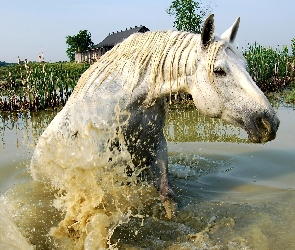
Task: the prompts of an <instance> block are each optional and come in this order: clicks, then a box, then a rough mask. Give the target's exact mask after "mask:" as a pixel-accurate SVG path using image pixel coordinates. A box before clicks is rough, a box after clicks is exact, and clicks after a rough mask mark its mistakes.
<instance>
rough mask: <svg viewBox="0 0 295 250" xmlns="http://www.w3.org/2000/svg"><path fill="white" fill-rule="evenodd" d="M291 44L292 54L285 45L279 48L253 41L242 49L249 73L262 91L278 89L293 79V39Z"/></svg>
mask: <svg viewBox="0 0 295 250" xmlns="http://www.w3.org/2000/svg"><path fill="white" fill-rule="evenodd" d="M293 40H294V39H293ZM293 44H294V46H293V47H292V50H293V54H292V55H291V54H290V53H289V50H288V47H287V46H283V48H282V50H280V49H278V48H276V49H273V48H271V47H264V46H262V45H259V44H258V43H254V45H249V46H248V48H247V49H246V50H244V52H243V54H244V57H245V59H246V61H247V65H248V70H249V73H250V75H251V76H252V78H253V80H254V81H255V82H256V83H257V85H258V87H260V89H261V90H262V91H264V92H271V91H278V90H280V89H283V88H284V87H286V86H288V85H289V84H290V83H292V82H293V81H294V53H295V40H294V43H293Z"/></svg>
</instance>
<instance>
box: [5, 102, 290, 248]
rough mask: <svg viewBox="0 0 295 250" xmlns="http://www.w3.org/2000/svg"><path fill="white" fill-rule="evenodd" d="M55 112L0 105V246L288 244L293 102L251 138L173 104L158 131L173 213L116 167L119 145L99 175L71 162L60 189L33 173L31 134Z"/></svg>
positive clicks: (122, 162)
mask: <svg viewBox="0 0 295 250" xmlns="http://www.w3.org/2000/svg"><path fill="white" fill-rule="evenodd" d="M55 113H56V112H49V111H47V112H40V113H30V114H23V115H22V116H18V115H16V114H14V115H12V116H11V117H9V115H10V114H8V113H1V114H0V115H1V116H2V118H3V119H2V121H3V120H5V125H4V124H2V126H0V127H2V128H3V127H5V131H4V130H3V129H2V130H1V132H0V133H1V134H0V137H1V138H2V151H0V152H1V156H0V157H1V158H0V171H1V172H0V173H1V174H0V178H1V179H0V180H1V181H0V191H1V194H2V196H1V204H2V205H1V207H0V220H1V223H0V248H1V249H2V248H3V249H4V248H5V249H33V247H34V246H35V247H36V249H81V248H83V247H84V248H85V249H99V248H101V247H102V246H103V245H104V244H106V243H108V244H109V245H110V248H118V249H294V248H295V239H294V231H295V210H294V205H295V181H294V180H295V165H294V162H295V154H294V152H295V151H294V150H295V133H294V127H295V111H294V110H293V109H292V108H290V107H289V108H288V107H284V106H280V107H279V108H278V116H279V118H280V120H281V125H280V128H279V130H278V134H277V138H276V139H275V140H274V141H271V142H268V143H267V144H265V145H256V144H249V143H247V141H246V139H245V138H246V134H245V133H244V132H243V131H240V130H239V129H236V128H233V127H231V126H229V125H227V124H224V123H222V122H220V121H219V120H212V119H208V118H205V117H203V116H198V114H197V112H196V111H195V110H194V109H191V108H189V107H185V108H181V109H179V107H178V109H174V108H173V107H172V108H171V109H170V110H169V115H168V118H167V126H166V128H165V134H166V137H167V139H168V140H169V141H170V142H169V145H168V146H169V170H170V175H171V179H172V183H173V186H174V189H175V191H176V193H177V196H178V202H179V204H180V210H179V214H178V216H177V219H175V220H169V219H167V218H166V217H165V212H164V209H163V207H162V205H161V203H160V201H159V199H158V195H157V192H156V190H155V189H154V188H153V187H152V186H151V185H149V183H147V182H145V181H143V182H141V183H137V182H136V180H134V179H132V178H133V177H131V179H130V177H126V176H125V177H124V173H125V172H124V166H126V164H129V163H128V156H125V155H118V157H119V158H118V159H117V162H116V168H115V169H113V168H112V169H111V171H109V170H110V168H111V167H112V166H107V163H106V164H104V166H103V167H104V168H106V169H107V170H108V172H104V171H102V174H103V176H105V175H107V178H101V179H99V177H100V174H101V173H98V172H100V171H97V170H95V168H88V169H87V170H85V169H77V170H75V171H73V172H72V175H71V176H68V177H67V178H68V181H67V182H66V183H65V185H64V187H63V189H62V190H53V189H52V188H50V187H47V186H44V185H43V184H41V183H37V182H34V181H32V179H31V177H30V173H29V172H28V170H27V165H28V163H29V159H30V157H31V154H32V150H33V148H34V144H35V143H36V139H37V138H38V135H39V134H40V133H41V131H42V129H43V128H45V127H46V125H47V124H48V123H49V121H50V120H51V119H52V117H53V116H54V115H55ZM0 125H1V124H0ZM131 167H132V166H131ZM128 178H129V179H128ZM118 180H119V181H118ZM98 183H99V184H98ZM65 190H66V191H65ZM8 229H9V230H8Z"/></svg>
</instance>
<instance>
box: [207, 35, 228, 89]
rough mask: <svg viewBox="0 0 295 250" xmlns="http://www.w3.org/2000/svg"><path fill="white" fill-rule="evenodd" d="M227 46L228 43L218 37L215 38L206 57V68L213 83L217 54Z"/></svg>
mask: <svg viewBox="0 0 295 250" xmlns="http://www.w3.org/2000/svg"><path fill="white" fill-rule="evenodd" d="M225 46H227V44H226V43H225V42H222V41H221V40H218V39H216V40H215V39H214V41H213V42H212V43H211V44H210V45H209V48H208V51H207V58H206V61H207V62H206V70H207V73H208V77H209V80H210V82H211V84H214V63H215V60H216V55H217V53H218V51H219V50H220V49H221V48H224V47H225Z"/></svg>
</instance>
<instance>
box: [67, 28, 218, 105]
mask: <svg viewBox="0 0 295 250" xmlns="http://www.w3.org/2000/svg"><path fill="white" fill-rule="evenodd" d="M199 40H200V35H197V34H192V33H188V32H178V31H157V32H146V33H141V34H134V35H131V36H130V37H129V38H128V39H126V40H125V41H123V42H122V43H120V44H118V45H116V46H115V47H114V48H113V49H112V50H110V51H108V52H107V53H106V54H104V55H103V56H102V57H101V58H100V59H99V60H98V61H97V62H96V63H94V64H93V65H91V66H90V68H89V69H88V70H87V71H85V72H84V73H83V74H82V76H81V77H80V79H79V81H78V83H77V85H76V87H75V89H74V91H73V93H72V95H71V97H70V99H69V101H70V102H72V101H73V100H74V99H75V98H76V97H78V95H81V94H82V92H83V93H84V95H85V94H86V93H87V90H88V89H89V88H90V87H91V86H92V85H93V83H94V82H95V81H96V82H97V83H96V86H95V89H96V88H98V87H99V86H100V85H101V83H102V82H103V81H104V80H106V79H107V78H108V77H110V76H112V77H113V79H115V78H116V77H118V76H119V75H121V76H122V84H128V85H127V86H130V91H131V93H130V94H132V92H133V90H134V88H135V86H136V85H137V84H138V83H139V81H140V80H141V79H142V76H143V75H144V74H146V73H147V69H148V68H149V69H150V71H149V78H150V79H149V81H150V91H149V95H150V96H157V95H158V94H159V91H160V89H161V86H162V84H163V83H164V82H166V81H169V82H170V86H171V82H172V81H174V80H175V81H176V83H177V84H180V83H179V76H180V77H181V76H187V75H192V74H194V72H195V68H196V67H195V64H196V62H197V60H198V58H197V56H198V51H197V50H198V46H197V45H198V43H199ZM219 47H220V43H218V42H216V41H215V42H213V43H212V44H211V45H210V47H209V48H208V58H207V61H208V64H207V70H208V74H209V79H210V80H211V82H213V63H214V60H215V56H216V53H217V51H218V49H219ZM182 80H183V81H184V82H182V84H186V82H185V77H182ZM129 84H130V85H129ZM170 89H171V87H170ZM170 94H171V92H170ZM82 95H83V94H82Z"/></svg>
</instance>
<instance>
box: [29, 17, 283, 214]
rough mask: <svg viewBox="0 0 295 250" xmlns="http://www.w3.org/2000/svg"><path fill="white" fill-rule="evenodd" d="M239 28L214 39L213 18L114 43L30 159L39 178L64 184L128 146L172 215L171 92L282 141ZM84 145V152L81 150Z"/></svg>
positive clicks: (258, 138) (257, 138) (259, 135)
mask: <svg viewBox="0 0 295 250" xmlns="http://www.w3.org/2000/svg"><path fill="white" fill-rule="evenodd" d="M238 26H239V19H237V20H236V22H235V23H234V24H233V26H232V27H231V28H229V29H228V30H227V31H226V32H225V33H224V34H223V35H222V36H221V38H218V37H215V36H214V35H213V33H214V19H213V15H210V16H209V17H208V18H207V19H206V21H205V23H204V27H203V30H202V34H201V35H198V34H191V33H187V32H178V31H160V32H147V33H144V34H134V35H132V36H130V37H129V38H128V39H126V40H125V41H124V42H122V43H121V44H119V45H117V46H116V47H114V48H113V49H112V50H111V51H109V52H108V53H107V54H105V55H104V56H102V57H101V58H100V59H99V61H98V62H96V63H95V64H93V65H92V66H91V67H90V68H89V69H88V70H87V71H86V72H85V73H84V74H83V75H82V76H81V78H80V80H79V82H78V84H77V86H76V88H75V89H74V92H73V94H72V96H71V97H70V99H69V101H68V102H67V104H66V105H65V107H64V108H63V109H62V110H61V112H60V113H58V114H57V116H56V117H55V118H54V120H53V121H52V122H51V124H50V125H49V126H48V128H47V129H46V130H45V131H44V133H43V134H42V136H41V137H40V139H39V142H38V144H37V146H36V149H35V152H34V155H33V158H32V161H31V173H32V176H33V178H34V179H36V180H39V181H44V182H49V183H51V184H52V185H54V186H59V185H61V184H62V182H63V181H65V180H64V178H63V176H64V174H65V172H66V171H71V170H72V169H73V168H75V167H79V168H81V166H85V167H87V164H85V162H86V163H87V161H90V160H91V159H92V157H93V156H94V154H93V152H95V154H98V155H102V156H104V154H105V157H104V158H105V160H106V161H108V160H109V159H110V158H109V155H108V154H106V152H107V151H108V149H110V148H111V149H112V148H116V147H117V148H126V149H127V151H128V152H129V153H130V155H131V159H132V162H133V164H134V166H135V167H136V168H148V169H149V170H150V175H151V176H152V179H153V182H154V184H155V186H156V187H157V188H158V190H159V193H160V197H161V200H162V202H163V204H164V206H165V208H166V212H167V215H168V217H172V216H173V213H174V212H175V211H176V207H177V205H176V202H175V198H174V193H173V190H172V188H171V186H170V183H169V180H168V177H167V172H168V169H167V164H168V163H167V143H166V140H165V137H164V134H163V127H164V124H165V114H166V103H165V100H166V97H167V96H170V97H171V94H172V93H180V92H186V93H189V94H191V95H192V98H193V100H194V103H195V105H196V107H197V108H198V109H199V111H200V112H202V113H204V114H206V115H208V116H210V117H218V118H221V119H223V120H225V121H227V122H229V123H232V124H234V125H237V126H240V127H242V128H243V129H245V130H246V131H247V133H248V135H249V139H250V140H251V141H253V142H266V141H268V140H272V139H274V138H275V134H276V131H277V128H278V125H279V120H278V118H277V117H276V114H275V112H274V110H273V109H272V107H271V105H270V104H269V102H268V100H267V98H266V97H265V96H264V95H263V93H262V92H261V91H260V90H259V88H258V87H257V86H256V84H255V83H254V82H253V80H252V79H251V77H250V76H249V74H248V72H247V70H246V64H245V60H244V59H243V57H242V56H241V54H240V53H239V52H238V51H237V50H236V49H235V48H234V47H233V46H232V43H233V41H234V39H235V36H236V33H237V30H238ZM77 141H79V144H78V143H77ZM78 147H79V150H80V151H81V150H84V151H83V152H84V153H83V155H82V157H81V155H79V157H77V156H76V155H75V151H76V150H78ZM87 147H88V148H89V147H91V148H92V150H91V153H89V150H87ZM69 162H70V163H71V164H69ZM45 163H46V164H45ZM97 164H103V163H97Z"/></svg>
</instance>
